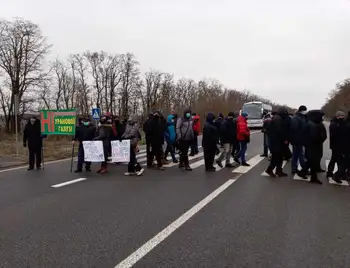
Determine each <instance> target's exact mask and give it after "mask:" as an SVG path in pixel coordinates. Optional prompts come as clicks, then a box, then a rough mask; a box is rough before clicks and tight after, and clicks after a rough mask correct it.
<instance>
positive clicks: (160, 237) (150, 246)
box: [115, 178, 238, 268]
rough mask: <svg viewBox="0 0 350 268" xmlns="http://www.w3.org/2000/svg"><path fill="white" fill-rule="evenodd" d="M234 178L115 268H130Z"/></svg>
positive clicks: (219, 192) (212, 198)
mask: <svg viewBox="0 0 350 268" xmlns="http://www.w3.org/2000/svg"><path fill="white" fill-rule="evenodd" d="M237 179H238V178H236V179H230V180H228V181H227V182H225V183H224V184H223V185H221V186H220V187H219V188H217V189H216V190H215V191H214V192H212V193H211V194H209V195H208V196H207V197H205V198H204V199H203V200H202V201H200V202H199V203H198V204H196V205H195V206H194V207H192V208H191V209H189V210H188V211H187V212H185V213H184V214H183V215H181V216H180V217H179V218H178V219H177V220H175V221H174V222H172V223H171V224H170V225H168V226H167V227H166V228H165V229H163V230H162V231H161V232H159V233H158V234H157V235H156V236H154V237H153V238H151V239H150V240H148V241H147V242H146V243H145V244H144V245H142V246H141V247H140V248H139V249H137V250H136V251H134V252H133V253H132V254H131V255H130V256H129V257H127V258H126V259H125V260H123V261H122V262H120V263H119V264H118V265H117V266H115V268H130V267H132V266H133V265H134V264H135V263H137V262H138V261H139V260H141V259H142V258H143V257H144V256H146V255H147V254H148V253H149V252H151V251H152V250H153V249H154V248H155V247H156V246H157V245H158V244H160V243H161V242H162V241H164V240H165V239H166V238H167V237H168V236H170V235H171V234H172V233H173V232H175V231H176V230H177V229H178V228H180V227H181V226H182V225H183V224H184V223H185V222H187V221H188V220H189V219H191V218H192V217H193V216H194V215H196V214H197V213H198V212H199V211H200V210H201V209H202V208H204V207H205V206H206V205H207V204H209V203H210V202H211V201H213V200H214V198H216V197H217V196H218V195H220V194H221V193H222V192H223V191H225V190H226V189H227V188H228V187H229V186H231V185H232V184H233V183H234V182H235V181H236V180H237Z"/></svg>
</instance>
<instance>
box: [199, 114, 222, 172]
mask: <svg viewBox="0 0 350 268" xmlns="http://www.w3.org/2000/svg"><path fill="white" fill-rule="evenodd" d="M214 119H215V116H214V114H212V113H208V115H207V118H206V122H205V124H204V127H203V138H202V147H203V152H204V163H205V170H206V171H215V167H214V166H213V163H214V159H215V152H216V149H217V141H218V137H219V131H218V129H217V127H216V126H215V123H214Z"/></svg>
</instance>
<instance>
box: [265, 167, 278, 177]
mask: <svg viewBox="0 0 350 268" xmlns="http://www.w3.org/2000/svg"><path fill="white" fill-rule="evenodd" d="M265 173H266V174H267V175H269V176H270V177H271V178H276V177H277V176H276V174H275V173H273V170H271V169H269V168H267V169H266V170H265Z"/></svg>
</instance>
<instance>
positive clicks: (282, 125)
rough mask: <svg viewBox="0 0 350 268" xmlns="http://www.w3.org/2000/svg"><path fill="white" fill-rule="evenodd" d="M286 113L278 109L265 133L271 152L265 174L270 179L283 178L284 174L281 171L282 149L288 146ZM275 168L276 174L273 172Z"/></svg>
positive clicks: (283, 108) (284, 109)
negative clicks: (267, 136) (266, 133)
mask: <svg viewBox="0 0 350 268" xmlns="http://www.w3.org/2000/svg"><path fill="white" fill-rule="evenodd" d="M287 117H289V116H288V112H287V109H286V108H285V107H280V108H279V109H278V110H277V113H276V115H275V116H274V117H273V118H272V120H271V122H270V124H269V125H268V128H267V132H268V135H269V145H270V150H271V154H272V157H271V162H270V165H269V166H268V168H267V169H266V171H265V172H266V173H267V174H268V175H270V176H271V177H276V175H277V176H278V177H285V176H287V174H286V173H284V172H283V170H282V165H283V153H284V148H285V146H286V145H287V144H288V142H289V141H288V137H289V135H288V131H289V129H288V124H289V119H288V118H287ZM275 168H276V174H275V173H274V172H273V171H274V169H275Z"/></svg>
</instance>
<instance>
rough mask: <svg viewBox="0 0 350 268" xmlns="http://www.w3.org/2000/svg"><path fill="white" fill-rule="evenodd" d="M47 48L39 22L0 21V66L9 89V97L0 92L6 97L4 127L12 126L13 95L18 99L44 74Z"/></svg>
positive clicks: (40, 80)
mask: <svg viewBox="0 0 350 268" xmlns="http://www.w3.org/2000/svg"><path fill="white" fill-rule="evenodd" d="M49 48H50V45H48V44H47V42H46V38H45V37H44V36H43V35H42V34H41V30H40V28H39V26H38V25H36V24H34V23H32V22H31V21H26V20H22V19H16V20H15V21H7V20H1V21H0V69H2V70H3V71H4V73H5V74H6V79H7V80H8V81H9V84H10V92H8V93H6V94H10V97H9V98H8V97H5V96H4V94H5V92H4V91H3V92H2V93H1V94H2V95H3V96H4V98H2V100H3V99H6V100H8V101H9V103H6V104H5V103H3V105H2V106H3V108H4V107H6V109H7V113H6V115H5V117H6V129H7V131H10V130H11V122H14V120H13V118H14V117H13V115H14V109H13V104H14V100H15V95H18V97H19V100H20V103H21V101H22V99H23V96H24V95H25V93H26V91H27V90H30V89H32V88H34V87H36V86H38V85H40V84H41V83H42V81H43V80H44V78H45V77H46V74H45V73H43V72H42V61H43V59H44V56H45V55H46V54H47V52H48V50H49ZM12 129H13V128H12Z"/></svg>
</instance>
